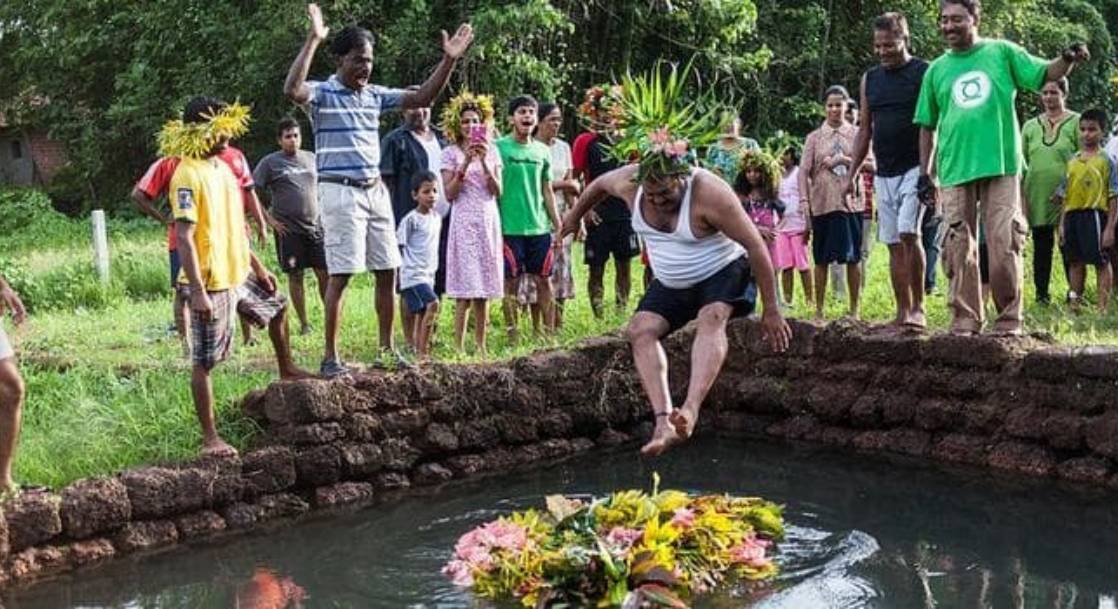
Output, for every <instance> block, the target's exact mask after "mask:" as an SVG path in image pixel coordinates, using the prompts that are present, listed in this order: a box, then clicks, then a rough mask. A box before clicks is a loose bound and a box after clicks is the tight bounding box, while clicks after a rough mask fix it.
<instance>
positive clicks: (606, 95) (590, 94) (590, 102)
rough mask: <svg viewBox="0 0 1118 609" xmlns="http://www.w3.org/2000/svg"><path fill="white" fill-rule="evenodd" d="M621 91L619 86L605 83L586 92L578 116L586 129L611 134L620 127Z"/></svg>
mask: <svg viewBox="0 0 1118 609" xmlns="http://www.w3.org/2000/svg"><path fill="white" fill-rule="evenodd" d="M621 89H622V88H621V85H616V84H610V83H605V84H600V85H594V86H593V87H590V88H589V89H587V90H586V96H585V97H584V98H583V100H582V103H581V104H579V106H578V115H579V118H580V119H582V122H583V123H584V124H585V125H586V128H587V129H589V130H591V131H593V132H595V133H605V134H612V133H613V132H614V131H615V130H617V129H618V128H619V127H620V126H621V121H622V118H623V117H622V110H621Z"/></svg>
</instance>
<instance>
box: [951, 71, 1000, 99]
mask: <svg viewBox="0 0 1118 609" xmlns="http://www.w3.org/2000/svg"><path fill="white" fill-rule="evenodd" d="M990 89H991V86H990V77H989V76H987V75H986V73H985V72H983V71H981V70H972V71H970V72H967V73H965V74H962V75H960V76H959V77H958V78H956V79H955V83H954V84H953V85H951V97H952V99H953V100H954V101H955V105H956V106H959V107H960V108H966V109H970V108H977V107H978V106H981V105H982V104H985V103H986V100H988V99H990Z"/></svg>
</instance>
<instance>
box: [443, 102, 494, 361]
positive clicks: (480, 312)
mask: <svg viewBox="0 0 1118 609" xmlns="http://www.w3.org/2000/svg"><path fill="white" fill-rule="evenodd" d="M442 123H443V129H444V130H445V132H446V135H447V138H449V139H450V141H451V142H452V144H451V145H450V146H447V147H446V149H444V150H443V165H442V174H443V184H444V187H445V188H446V200H447V202H449V203H450V205H451V209H452V210H453V213H452V214H451V215H450V231H449V232H448V233H447V246H446V266H447V268H446V294H447V296H449V297H450V298H454V299H455V300H456V304H455V308H454V344H455V346H457V347H458V350H459V351H461V350H462V348H463V343H464V341H465V334H466V314H467V313H468V312H469V311H471V310H472V311H473V314H474V343H475V345H476V347H477V353H478V354H479V355H485V353H486V350H485V339H486V333H487V332H488V329H489V300H492V299H494V298H501V297H502V296H503V295H504V284H505V270H504V263H503V260H502V258H501V254H502V240H501V216H500V212H499V210H498V208H497V197H498V196H500V194H501V157H500V155H498V154H497V150H496V148H494V147H493V145H492V143H491V141H490V140H491V138H490V134H491V133H492V131H493V99H492V98H491V97H490V96H488V95H474V94H472V93H470V92H468V91H467V92H463V93H461V94H459V95H458V96H457V97H455V98H454V99H452V100H451V101H450V103H449V104H447V107H446V109H445V110H444V111H443V115H442Z"/></svg>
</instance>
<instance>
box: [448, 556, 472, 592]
mask: <svg viewBox="0 0 1118 609" xmlns="http://www.w3.org/2000/svg"><path fill="white" fill-rule="evenodd" d="M443 575H445V576H447V577H449V578H450V581H451V583H453V584H454V585H455V586H459V587H462V588H469V587H471V586H473V585H474V576H473V574H472V573H471V570H470V565H468V564H466V563H465V562H464V561H461V560H452V561H450V562H449V563H447V565H446V566H445V567H443Z"/></svg>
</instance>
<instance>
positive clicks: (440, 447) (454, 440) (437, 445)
mask: <svg viewBox="0 0 1118 609" xmlns="http://www.w3.org/2000/svg"><path fill="white" fill-rule="evenodd" d="M419 445H420V446H421V447H422V448H423V452H424V453H425V454H433V455H443V454H447V453H452V452H454V451H456V450H458V436H457V435H456V434H455V433H454V430H453V429H452V428H451V427H450V426H449V425H445V424H443V423H431V424H430V425H428V426H427V430H426V431H425V432H424V434H423V440H422V441H421V442H419Z"/></svg>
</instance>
